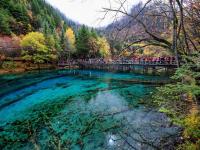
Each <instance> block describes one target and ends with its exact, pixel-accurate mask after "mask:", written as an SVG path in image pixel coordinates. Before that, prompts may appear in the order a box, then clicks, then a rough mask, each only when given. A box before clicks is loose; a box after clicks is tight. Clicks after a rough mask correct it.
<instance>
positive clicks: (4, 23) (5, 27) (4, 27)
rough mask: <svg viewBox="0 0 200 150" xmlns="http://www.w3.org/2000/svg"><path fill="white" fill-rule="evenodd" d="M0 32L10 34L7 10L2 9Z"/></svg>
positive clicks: (0, 13)
mask: <svg viewBox="0 0 200 150" xmlns="http://www.w3.org/2000/svg"><path fill="white" fill-rule="evenodd" d="M0 33H3V34H10V33H11V30H10V26H9V20H8V14H7V12H6V11H5V10H2V9H0Z"/></svg>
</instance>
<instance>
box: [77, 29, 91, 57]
mask: <svg viewBox="0 0 200 150" xmlns="http://www.w3.org/2000/svg"><path fill="white" fill-rule="evenodd" d="M89 37H90V32H89V30H88V28H87V27H85V26H82V27H81V29H80V30H79V31H78V36H77V42H76V47H77V52H78V55H79V56H81V57H83V58H86V57H88V54H89V49H90V47H89V44H88V42H89Z"/></svg>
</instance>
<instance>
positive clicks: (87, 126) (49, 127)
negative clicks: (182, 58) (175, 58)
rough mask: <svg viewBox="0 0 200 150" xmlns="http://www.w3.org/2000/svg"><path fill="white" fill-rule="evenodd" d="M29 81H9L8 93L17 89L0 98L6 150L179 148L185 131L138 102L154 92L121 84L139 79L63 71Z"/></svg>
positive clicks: (0, 142)
mask: <svg viewBox="0 0 200 150" xmlns="http://www.w3.org/2000/svg"><path fill="white" fill-rule="evenodd" d="M25 76H26V78H23V75H21V76H14V77H9V79H8V80H9V81H10V80H11V79H12V80H11V81H10V82H8V83H9V86H8V87H6V88H10V87H15V88H14V89H17V90H15V91H14V92H11V93H9V94H7V95H4V96H1V98H0V106H2V107H1V108H0V147H2V148H3V149H33V147H34V146H36V147H40V149H44V150H45V149H72V150H73V149H84V150H96V149H111V150H118V149H119V150H121V149H125V150H126V149H127V150H129V149H138V150H140V149H145V150H153V149H167V150H168V149H173V148H174V147H173V145H174V143H175V142H176V139H177V138H178V136H177V135H178V133H179V128H178V127H176V126H172V125H171V123H170V121H169V120H168V118H167V117H166V116H164V115H163V114H161V113H158V112H156V111H154V110H152V109H147V108H145V107H144V106H142V105H139V103H138V101H139V100H140V99H143V100H144V101H145V100H146V99H145V98H146V96H148V94H149V93H150V92H151V91H152V90H153V88H152V87H151V86H147V85H143V84H132V83H129V82H123V81H121V80H119V79H122V78H126V79H127V81H128V80H129V79H132V78H137V75H133V74H120V73H119V74H118V73H116V74H114V73H108V72H98V71H59V72H56V73H55V72H52V73H51V72H48V74H47V73H44V74H42V75H40V76H38V75H36V76H34V75H33V74H30V75H25ZM13 78H17V80H16V81H14V79H13ZM139 78H151V77H149V76H148V77H145V76H140V77H139ZM6 80H7V79H5V78H4V80H2V81H0V82H2V83H3V84H5V83H6ZM8 80H7V81H8ZM33 81H37V82H33ZM24 82H26V86H25V85H24ZM19 87H20V88H19ZM22 87H23V88H22ZM6 91H13V88H11V89H6ZM135 106H137V107H135ZM13 133H15V134H13ZM30 133H31V134H30ZM13 143H14V144H13Z"/></svg>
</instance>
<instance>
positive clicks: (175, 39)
mask: <svg viewBox="0 0 200 150" xmlns="http://www.w3.org/2000/svg"><path fill="white" fill-rule="evenodd" d="M169 3H170V7H171V10H172V15H173V16H172V17H173V43H172V50H173V51H174V53H175V57H176V63H177V66H178V67H179V66H180V64H179V57H178V49H177V35H178V34H177V29H178V19H177V16H176V8H175V7H176V6H175V0H169Z"/></svg>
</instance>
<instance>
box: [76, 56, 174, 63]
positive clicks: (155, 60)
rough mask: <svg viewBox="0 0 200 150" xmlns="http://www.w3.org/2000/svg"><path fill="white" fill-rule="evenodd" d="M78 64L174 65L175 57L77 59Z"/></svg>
mask: <svg viewBox="0 0 200 150" xmlns="http://www.w3.org/2000/svg"><path fill="white" fill-rule="evenodd" d="M76 62H78V63H84V64H93V65H94V64H122V63H123V64H176V58H175V57H136V56H135V57H132V58H131V59H124V58H118V59H109V60H105V59H103V58H99V59H97V58H94V59H78V60H76Z"/></svg>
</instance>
